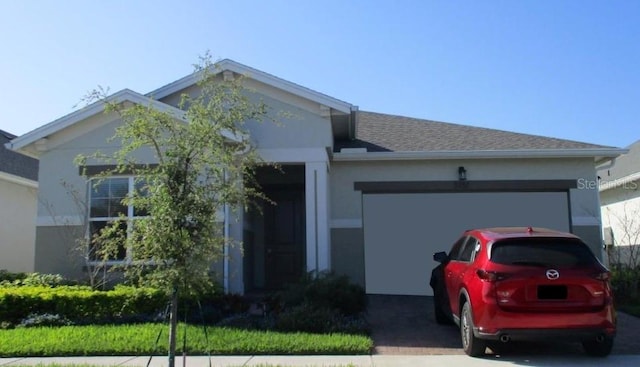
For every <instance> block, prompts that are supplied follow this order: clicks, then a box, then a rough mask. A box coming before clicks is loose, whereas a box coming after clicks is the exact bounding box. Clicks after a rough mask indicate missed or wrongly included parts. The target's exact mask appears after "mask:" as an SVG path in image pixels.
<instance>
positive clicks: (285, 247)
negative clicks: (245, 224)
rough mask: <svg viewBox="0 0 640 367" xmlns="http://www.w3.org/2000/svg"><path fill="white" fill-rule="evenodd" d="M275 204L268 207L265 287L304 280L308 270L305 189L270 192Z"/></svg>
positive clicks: (280, 286) (265, 220)
mask: <svg viewBox="0 0 640 367" xmlns="http://www.w3.org/2000/svg"><path fill="white" fill-rule="evenodd" d="M267 195H268V196H269V198H270V199H271V200H272V201H273V205H269V204H267V205H266V206H265V208H264V223H265V242H264V244H265V288H266V289H268V290H275V289H281V288H282V287H284V286H285V285H286V284H288V283H292V282H295V281H298V280H300V277H301V276H302V274H303V270H304V242H305V241H304V215H305V213H304V191H303V190H300V189H294V188H291V189H288V190H287V189H285V190H278V191H270V192H268V193H267Z"/></svg>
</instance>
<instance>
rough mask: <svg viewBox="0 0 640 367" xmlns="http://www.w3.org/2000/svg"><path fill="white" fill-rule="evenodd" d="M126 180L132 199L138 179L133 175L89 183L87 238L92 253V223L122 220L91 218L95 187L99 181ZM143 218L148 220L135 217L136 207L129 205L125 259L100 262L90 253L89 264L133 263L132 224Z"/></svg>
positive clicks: (117, 218)
mask: <svg viewBox="0 0 640 367" xmlns="http://www.w3.org/2000/svg"><path fill="white" fill-rule="evenodd" d="M123 178H126V179H127V180H128V181H127V185H128V187H127V196H128V197H131V196H132V195H133V194H134V190H135V184H136V177H135V176H131V175H114V176H109V177H104V178H92V179H90V180H89V182H88V185H89V187H88V190H89V191H88V198H89V203H88V204H89V205H88V206H87V220H88V222H89V223H88V224H89V225H88V228H87V237H88V241H89V249H88V250H89V251H91V248H92V246H93V244H92V243H91V240H92V238H91V237H92V233H91V223H92V222H107V223H109V222H112V221H116V220H122V218H121V217H92V216H91V204H92V200H93V193H94V185H95V184H96V182H97V181H102V182H104V181H106V180H110V179H123ZM141 218H147V217H146V216H134V207H133V205H127V215H126V222H127V239H126V244H125V250H126V255H125V258H124V259H122V260H106V261H99V260H94V259H91V255H90V253H89V254H87V256H88V258H89V264H92V265H96V264H104V265H122V264H127V263H131V262H132V261H133V252H132V249H131V246H130V245H129V237H130V236H131V232H132V224H133V222H134V221H135V220H137V219H141Z"/></svg>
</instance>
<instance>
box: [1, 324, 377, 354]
mask: <svg viewBox="0 0 640 367" xmlns="http://www.w3.org/2000/svg"><path fill="white" fill-rule="evenodd" d="M161 330H162V331H163V335H162V337H161V339H160V342H159V343H158V345H157V346H156V345H155V340H156V337H157V336H158V333H159V332H160V331H161ZM185 330H186V332H187V348H186V350H187V353H188V354H191V355H197V354H201V355H202V354H206V353H207V352H211V354H214V355H253V354H262V355H274V354H282V355H313V354H347V355H349V354H368V353H369V352H370V350H371V348H372V347H373V341H372V340H371V338H369V337H367V336H363V335H347V334H310V333H280V332H274V331H254V330H243V329H232V328H220V327H208V328H207V333H208V336H209V340H208V343H207V341H206V340H205V334H204V330H203V328H202V327H201V326H194V325H186V327H185V325H184V324H180V325H179V328H178V341H179V343H178V344H179V345H178V353H182V338H183V335H184V332H185ZM167 335H168V327H167V326H166V325H163V324H152V323H149V324H135V325H88V326H61V327H36V328H18V329H11V330H0V357H23V356H33V357H36V356H37V357H53V356H56V357H57V356H60V357H62V356H123V355H150V354H155V355H164V354H167Z"/></svg>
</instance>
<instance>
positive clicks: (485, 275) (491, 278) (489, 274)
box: [476, 269, 508, 283]
mask: <svg viewBox="0 0 640 367" xmlns="http://www.w3.org/2000/svg"><path fill="white" fill-rule="evenodd" d="M476 274H477V275H478V278H480V279H482V280H485V281H487V282H491V283H493V282H497V281H499V280H504V279H507V277H508V276H507V274H505V273H499V272H496V271H486V270H483V269H478V270H476Z"/></svg>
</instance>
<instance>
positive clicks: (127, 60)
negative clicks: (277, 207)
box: [0, 0, 640, 147]
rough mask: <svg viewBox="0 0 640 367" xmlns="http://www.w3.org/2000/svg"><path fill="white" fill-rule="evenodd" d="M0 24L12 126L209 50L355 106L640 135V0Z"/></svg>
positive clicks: (30, 8) (361, 6) (115, 4)
mask: <svg viewBox="0 0 640 367" xmlns="http://www.w3.org/2000/svg"><path fill="white" fill-rule="evenodd" d="M0 34H1V35H2V42H1V43H0V81H1V86H2V88H1V89H0V111H2V115H0V129H3V130H6V131H9V132H11V133H14V134H17V135H20V134H23V133H26V132H28V131H30V130H33V129H35V128H37V127H39V126H41V125H43V124H46V123H48V122H50V121H52V120H55V119H56V118H59V117H62V116H63V115H65V114H67V113H70V112H72V111H73V110H74V106H75V105H77V104H78V103H79V101H80V99H81V98H82V97H83V96H84V95H85V94H86V93H87V92H88V91H89V90H91V89H93V88H95V87H96V86H98V85H101V86H104V87H109V88H110V90H111V91H112V92H115V91H117V90H120V89H122V88H130V89H133V90H136V91H138V92H141V93H146V92H149V91H151V90H153V89H155V88H157V87H160V86H162V85H164V84H167V83H169V82H172V81H174V80H176V79H178V78H181V77H182V76H185V75H187V74H188V73H190V72H191V71H192V70H193V68H192V64H193V63H195V62H197V59H198V56H199V55H202V54H204V53H205V52H206V51H207V50H210V52H211V54H212V55H213V56H214V57H215V58H230V59H233V60H235V61H238V62H241V63H243V64H246V65H248V66H251V67H254V68H257V69H259V70H262V71H265V72H268V73H271V74H274V75H276V76H278V77H281V78H283V79H286V80H289V81H292V82H295V83H298V84H301V85H303V86H305V87H308V88H311V89H314V90H316V91H319V92H322V93H325V94H328V95H330V96H332V97H335V98H338V99H341V100H344V101H347V102H349V103H352V104H355V105H358V106H359V107H360V109H361V110H368V111H376V112H384V113H391V114H398V115H406V116H412V117H419V118H426V119H432V120H439V121H447V122H455V123H461V124H468V125H475V126H482V127H490V128H496V129H503V130H510V131H517V132H523V133H529V134H538V135H546V136H553V137H558V138H564V139H571V140H578V141H586V142H591V143H596V144H602V145H611V146H618V147H624V146H627V145H629V144H631V143H633V142H634V141H636V140H639V139H640V118H639V116H640V1H632V0H628V1H620V0H618V1H615V0H614V1H589V0H573V1H567V0H564V1H562V0H559V1H550V0H535V1H534V0H528V1H524V0H522V1H511V0H504V1H499V0H494V1H461V0H452V1H444V0H443V1H419V0H418V1H409V0H395V1H376V0H370V1H350V0H341V1H340V0H338V1H305V0H299V1H296V0H290V1H285V0H279V1H278V0H273V1H240V0H234V1H171V2H170V1H125V0H111V1H72V0H64V1H50V0H42V1H33V0H20V1H18V0H3V1H0Z"/></svg>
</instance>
